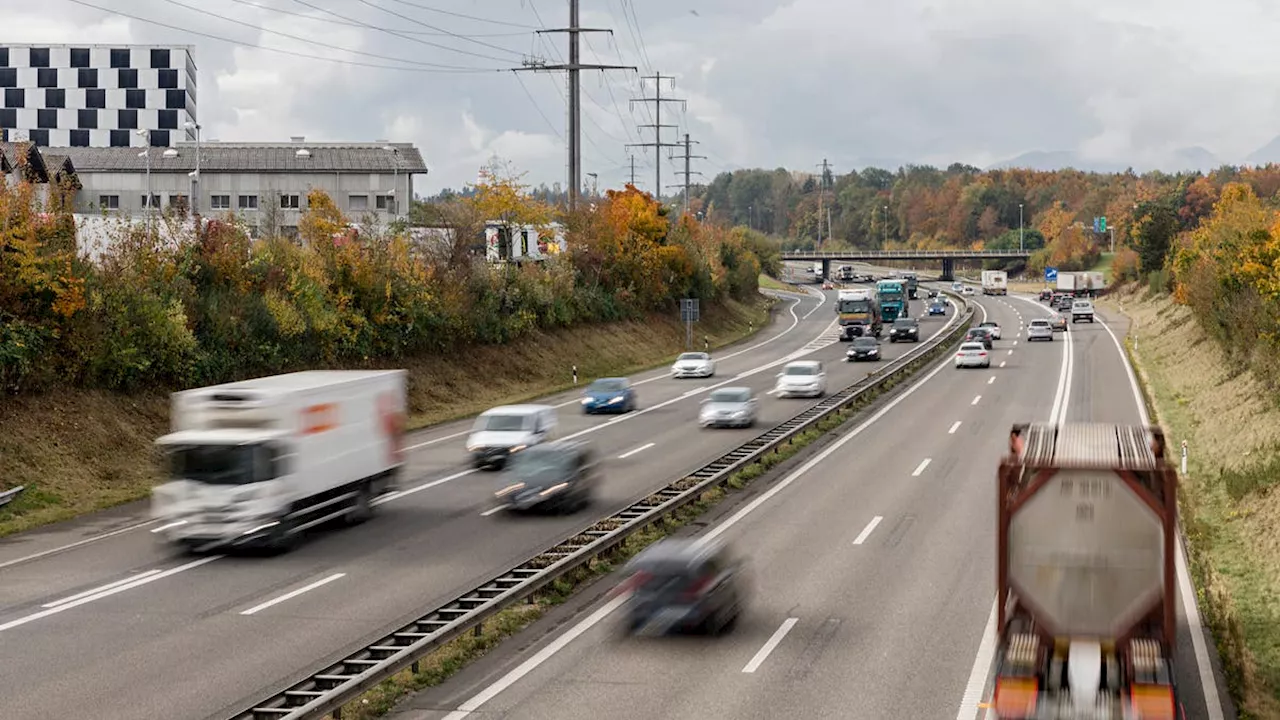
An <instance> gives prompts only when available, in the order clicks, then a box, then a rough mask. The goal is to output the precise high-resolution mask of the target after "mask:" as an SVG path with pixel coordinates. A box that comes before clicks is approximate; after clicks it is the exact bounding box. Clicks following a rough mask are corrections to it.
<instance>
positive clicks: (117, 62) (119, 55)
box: [111, 48, 129, 68]
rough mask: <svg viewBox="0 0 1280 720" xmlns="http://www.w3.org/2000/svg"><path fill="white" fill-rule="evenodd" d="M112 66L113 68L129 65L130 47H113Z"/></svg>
mask: <svg viewBox="0 0 1280 720" xmlns="http://www.w3.org/2000/svg"><path fill="white" fill-rule="evenodd" d="M111 67H113V68H127V67H129V48H112V49H111Z"/></svg>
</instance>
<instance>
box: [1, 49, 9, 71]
mask: <svg viewBox="0 0 1280 720" xmlns="http://www.w3.org/2000/svg"><path fill="white" fill-rule="evenodd" d="M0 67H9V48H7V47H0Z"/></svg>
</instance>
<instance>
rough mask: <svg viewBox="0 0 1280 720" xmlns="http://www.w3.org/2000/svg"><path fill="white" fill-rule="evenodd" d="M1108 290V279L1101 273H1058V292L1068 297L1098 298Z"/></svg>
mask: <svg viewBox="0 0 1280 720" xmlns="http://www.w3.org/2000/svg"><path fill="white" fill-rule="evenodd" d="M1106 288H1107V281H1106V277H1105V276H1104V275H1103V274H1102V273H1100V272H1070V273H1058V292H1060V293H1065V294H1067V295H1075V296H1088V297H1097V295H1098V293H1101V292H1102V291H1103V290H1105V289H1106Z"/></svg>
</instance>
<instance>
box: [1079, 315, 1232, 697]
mask: <svg viewBox="0 0 1280 720" xmlns="http://www.w3.org/2000/svg"><path fill="white" fill-rule="evenodd" d="M1099 323H1100V324H1101V325H1102V329H1104V330H1106V331H1107V334H1108V335H1110V336H1111V342H1112V343H1113V344H1115V346H1116V351H1117V352H1119V353H1120V361H1121V362H1122V363H1123V364H1124V369H1125V374H1126V375H1127V376H1128V377H1129V388H1130V389H1131V390H1133V401H1134V403H1135V404H1136V405H1137V406H1138V416H1139V417H1140V418H1142V423H1143V424H1144V425H1150V424H1151V417H1150V416H1149V415H1148V414H1147V403H1146V401H1145V400H1144V399H1143V397H1142V387H1141V386H1140V385H1139V384H1138V376H1137V374H1136V373H1135V372H1134V370H1133V365H1132V364H1131V363H1130V362H1129V356H1128V355H1127V354H1126V353H1125V351H1124V346H1123V345H1121V344H1120V338H1119V337H1117V336H1116V334H1115V331H1113V330H1112V329H1111V327H1110V326H1109V325H1108V324H1107V322H1106V321H1105V320H1102V319H1101V318H1099ZM1186 552H1187V549H1186V546H1185V544H1184V543H1183V541H1182V533H1181V532H1179V533H1178V552H1177V553H1176V554H1175V555H1174V558H1173V561H1174V568H1175V572H1174V574H1175V575H1177V578H1178V594H1179V595H1181V596H1182V612H1183V614H1184V615H1186V617H1187V630H1188V631H1189V633H1190V635H1191V649H1192V651H1193V652H1194V654H1195V656H1196V665H1197V668H1196V669H1197V670H1199V671H1200V685H1201V686H1202V687H1203V692H1204V704H1205V707H1206V709H1207V710H1208V712H1209V720H1223V718H1224V717H1225V715H1224V713H1223V709H1222V700H1221V699H1220V698H1219V697H1218V681H1217V679H1216V678H1215V677H1214V675H1213V665H1212V663H1211V662H1210V660H1209V650H1208V648H1207V646H1206V645H1205V641H1204V624H1203V621H1202V620H1201V617H1200V607H1199V606H1198V605H1197V604H1196V603H1195V597H1196V590H1195V586H1194V585H1193V584H1192V583H1191V573H1189V572H1188V571H1187V561H1186V557H1185V553H1186Z"/></svg>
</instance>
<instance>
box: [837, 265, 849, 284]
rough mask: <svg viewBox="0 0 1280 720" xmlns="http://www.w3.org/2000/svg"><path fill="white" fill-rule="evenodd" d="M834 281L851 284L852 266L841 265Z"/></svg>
mask: <svg viewBox="0 0 1280 720" xmlns="http://www.w3.org/2000/svg"><path fill="white" fill-rule="evenodd" d="M836 279H838V280H839V281H840V282H853V266H852V265H841V266H840V270H839V271H838V272H837V273H836Z"/></svg>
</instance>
